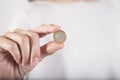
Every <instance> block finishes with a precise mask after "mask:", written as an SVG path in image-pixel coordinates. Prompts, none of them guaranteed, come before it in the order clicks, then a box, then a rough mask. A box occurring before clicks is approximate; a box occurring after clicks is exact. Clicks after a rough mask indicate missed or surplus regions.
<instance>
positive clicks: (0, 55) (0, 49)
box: [0, 24, 63, 80]
mask: <svg viewBox="0 0 120 80" xmlns="http://www.w3.org/2000/svg"><path fill="white" fill-rule="evenodd" d="M58 30H60V27H58V26H56V25H53V24H47V25H41V26H39V27H36V28H34V29H32V30H22V29H16V30H15V31H13V32H7V33H5V34H4V35H3V36H1V37H0V79H6V80H8V79H12V80H13V79H22V78H23V77H24V76H25V75H26V74H27V73H28V72H30V71H31V70H32V69H33V68H34V67H35V66H36V65H37V64H38V63H39V62H40V61H41V60H42V59H43V58H44V57H46V56H48V55H50V54H53V53H54V52H55V51H57V50H59V49H61V48H63V44H57V43H55V42H54V41H51V42H48V43H47V44H45V45H43V46H40V44H39V43H40V40H39V39H40V38H42V37H43V36H45V35H47V34H50V33H53V32H56V31H58Z"/></svg>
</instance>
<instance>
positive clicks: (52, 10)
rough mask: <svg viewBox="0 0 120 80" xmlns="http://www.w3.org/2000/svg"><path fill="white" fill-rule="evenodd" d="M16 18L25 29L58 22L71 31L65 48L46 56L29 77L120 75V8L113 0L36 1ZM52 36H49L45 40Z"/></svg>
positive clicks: (62, 78)
mask: <svg viewBox="0 0 120 80" xmlns="http://www.w3.org/2000/svg"><path fill="white" fill-rule="evenodd" d="M15 21H16V22H14V26H15V27H16V26H17V27H18V26H19V27H20V28H24V29H29V28H33V27H35V26H38V25H41V24H49V23H52V24H57V25H59V26H61V28H62V30H64V31H65V32H66V34H67V40H66V42H65V47H64V49H62V50H60V51H58V52H56V54H54V55H52V56H49V57H47V58H45V59H44V60H43V61H42V62H41V63H40V64H39V65H38V66H37V67H36V68H35V69H34V70H33V71H32V72H30V74H29V75H28V76H27V77H28V78H29V79H31V80H33V79H39V80H46V79H52V80H53V79H54V80H58V79H59V80H65V79H66V80H70V79H73V80H75V79H79V80H80V79H81V80H82V79H83V80H84V79H88V80H90V79H91V80H92V79H94V80H97V79H99V80H107V79H112V78H113V79H120V22H119V21H120V12H119V7H118V6H116V5H114V4H113V3H112V2H104V1H95V2H79V3H67V4H65V3H52V2H51V3H48V2H46V1H36V2H33V3H30V4H29V5H28V6H27V8H25V10H24V11H23V12H22V14H20V16H19V17H18V18H17V20H15ZM51 39H52V37H50V36H47V37H46V38H44V39H42V40H41V41H42V43H45V42H48V41H50V40H51Z"/></svg>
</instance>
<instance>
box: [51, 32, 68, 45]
mask: <svg viewBox="0 0 120 80" xmlns="http://www.w3.org/2000/svg"><path fill="white" fill-rule="evenodd" d="M57 32H63V33H64V35H65V39H64V41H61V42H58V41H57V40H56V38H55V34H56V33H57ZM57 32H54V35H53V38H54V41H55V42H57V43H64V42H65V41H66V39H67V36H66V33H65V32H64V31H63V30H59V31H57Z"/></svg>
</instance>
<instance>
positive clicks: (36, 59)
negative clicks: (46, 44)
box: [33, 58, 39, 66]
mask: <svg viewBox="0 0 120 80" xmlns="http://www.w3.org/2000/svg"><path fill="white" fill-rule="evenodd" d="M38 63H39V59H38V58H34V61H33V65H34V66H36V65H37V64H38Z"/></svg>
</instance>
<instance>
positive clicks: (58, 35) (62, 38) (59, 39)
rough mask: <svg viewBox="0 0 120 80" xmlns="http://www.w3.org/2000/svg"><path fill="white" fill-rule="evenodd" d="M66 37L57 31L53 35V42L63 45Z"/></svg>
mask: <svg viewBox="0 0 120 80" xmlns="http://www.w3.org/2000/svg"><path fill="white" fill-rule="evenodd" d="M66 37H67V36H66V34H65V32H64V31H63V30H59V31H57V32H55V33H54V35H53V38H54V41H55V42H57V43H63V42H64V41H65V40H66Z"/></svg>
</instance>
